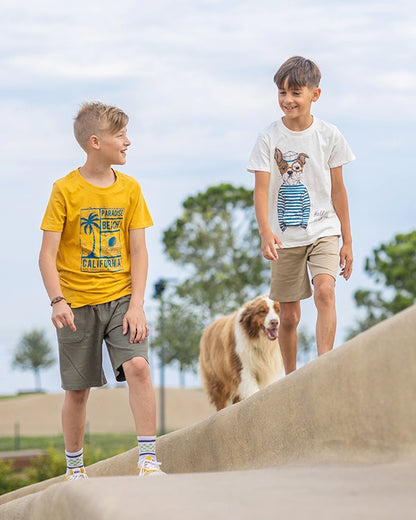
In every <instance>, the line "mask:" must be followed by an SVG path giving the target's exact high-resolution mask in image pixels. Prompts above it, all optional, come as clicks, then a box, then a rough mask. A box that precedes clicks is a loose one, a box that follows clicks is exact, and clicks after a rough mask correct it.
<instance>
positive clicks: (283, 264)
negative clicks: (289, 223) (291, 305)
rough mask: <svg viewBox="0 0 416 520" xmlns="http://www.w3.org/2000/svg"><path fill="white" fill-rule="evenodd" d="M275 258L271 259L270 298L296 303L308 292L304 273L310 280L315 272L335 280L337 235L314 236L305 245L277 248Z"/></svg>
mask: <svg viewBox="0 0 416 520" xmlns="http://www.w3.org/2000/svg"><path fill="white" fill-rule="evenodd" d="M277 253H278V255H279V260H277V261H276V262H271V283H270V298H271V299H272V300H275V301H278V302H297V301H299V300H304V299H306V298H309V297H310V296H311V295H312V287H311V282H310V278H309V274H308V269H309V272H310V277H311V279H312V281H313V279H314V277H315V276H316V275H318V274H329V275H331V276H332V277H333V278H334V280H336V277H337V272H338V266H339V237H338V236H329V237H322V238H318V240H316V242H314V243H313V244H310V245H308V246H300V247H288V248H287V249H279V250H278V251H277Z"/></svg>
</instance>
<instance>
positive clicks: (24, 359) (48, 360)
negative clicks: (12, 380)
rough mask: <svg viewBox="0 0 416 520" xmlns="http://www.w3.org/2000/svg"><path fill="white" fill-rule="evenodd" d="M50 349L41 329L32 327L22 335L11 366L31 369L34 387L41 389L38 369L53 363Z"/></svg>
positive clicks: (53, 359)
mask: <svg viewBox="0 0 416 520" xmlns="http://www.w3.org/2000/svg"><path fill="white" fill-rule="evenodd" d="M55 361H56V360H55V358H54V356H53V354H52V349H51V347H50V345H49V342H48V340H47V339H46V337H45V332H44V331H43V330H37V329H33V330H32V331H31V332H28V333H26V334H24V335H23V336H22V338H21V339H20V341H19V343H18V345H17V347H16V351H15V354H14V358H13V366H14V367H19V368H22V369H23V370H33V372H34V375H35V382H36V389H37V390H41V380H40V370H41V368H48V367H50V366H52V365H53V364H54V363H55Z"/></svg>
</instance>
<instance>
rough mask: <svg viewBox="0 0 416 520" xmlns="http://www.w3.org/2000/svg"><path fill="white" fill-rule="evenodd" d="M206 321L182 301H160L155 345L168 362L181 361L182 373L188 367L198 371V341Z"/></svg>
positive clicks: (167, 363)
mask: <svg viewBox="0 0 416 520" xmlns="http://www.w3.org/2000/svg"><path fill="white" fill-rule="evenodd" d="M204 327H205V321H204V320H203V319H202V318H201V316H198V315H197V313H196V312H195V311H193V310H192V308H191V307H190V306H189V305H186V304H185V302H184V301H183V300H182V301H180V302H179V303H177V302H173V301H171V300H167V301H165V302H163V301H162V302H161V306H160V307H159V317H158V319H157V321H156V322H155V324H154V331H155V338H154V339H153V340H152V343H151V345H152V348H154V350H155V351H156V352H157V354H158V355H159V357H161V355H162V348H163V360H164V363H165V364H166V365H169V364H171V363H173V362H177V363H178V364H179V371H180V374H181V375H182V376H183V375H184V373H185V372H186V371H188V370H192V371H196V366H197V361H198V356H199V340H200V337H201V333H202V330H203V329H204Z"/></svg>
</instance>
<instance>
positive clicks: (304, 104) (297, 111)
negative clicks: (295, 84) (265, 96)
mask: <svg viewBox="0 0 416 520" xmlns="http://www.w3.org/2000/svg"><path fill="white" fill-rule="evenodd" d="M320 95H321V89H320V88H319V87H315V88H309V87H306V86H305V87H299V88H289V85H288V80H287V79H286V81H285V83H284V85H283V87H282V88H279V106H280V108H281V109H282V112H283V113H284V114H285V117H286V118H287V119H288V120H289V121H293V120H295V119H298V120H301V119H303V118H306V117H309V116H310V113H311V104H312V102H314V101H317V100H318V99H319V96H320Z"/></svg>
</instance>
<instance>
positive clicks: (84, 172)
mask: <svg viewBox="0 0 416 520" xmlns="http://www.w3.org/2000/svg"><path fill="white" fill-rule="evenodd" d="M78 171H79V173H80V174H81V176H82V177H83V178H84V179H85V180H86V181H88V182H89V183H90V184H93V185H94V186H99V187H100V188H108V187H109V186H111V185H112V184H114V183H115V182H116V174H115V172H114V170H113V168H112V167H111V166H108V167H106V168H102V167H101V166H92V165H91V164H88V161H87V162H86V163H85V164H84V166H81V167H80V168H78Z"/></svg>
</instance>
